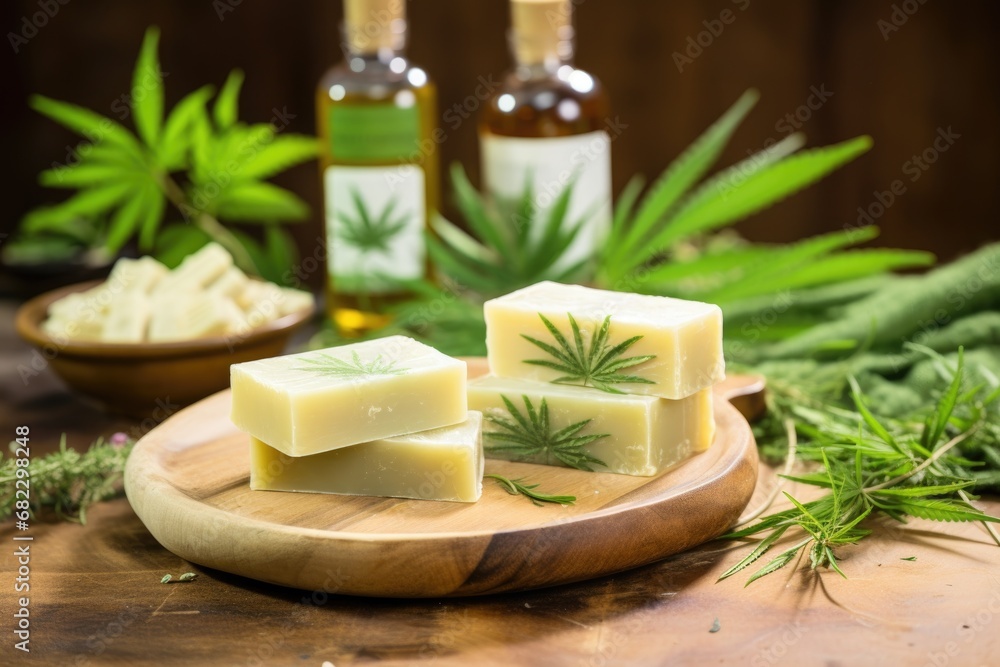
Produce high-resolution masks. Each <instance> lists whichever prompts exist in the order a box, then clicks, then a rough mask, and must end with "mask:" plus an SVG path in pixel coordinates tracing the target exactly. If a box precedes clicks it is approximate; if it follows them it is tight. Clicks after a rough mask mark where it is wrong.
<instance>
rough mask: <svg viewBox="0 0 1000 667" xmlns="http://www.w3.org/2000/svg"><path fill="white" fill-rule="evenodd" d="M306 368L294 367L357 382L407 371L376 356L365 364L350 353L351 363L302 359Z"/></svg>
mask: <svg viewBox="0 0 1000 667" xmlns="http://www.w3.org/2000/svg"><path fill="white" fill-rule="evenodd" d="M302 363H304V364H307V365H306V366H296V367H295V370H297V371H306V372H309V373H319V374H320V375H327V376H330V377H336V378H342V379H344V380H359V379H361V378H366V377H372V376H377V375H402V374H403V373H405V372H406V371H407V370H408V369H406V368H401V367H397V366H396V363H397V362H396V361H394V360H393V361H390V360H388V359H385V358H383V357H382V355H381V354H379V355H376V356H375V358H374V359H372V360H371V361H369V362H368V363H365V362H363V361H362V360H361V357H359V356H358V353H357V352H352V353H351V361H345V360H343V359H337V358H336V357H331V356H326V355H324V356H321V357H317V358H315V359H302Z"/></svg>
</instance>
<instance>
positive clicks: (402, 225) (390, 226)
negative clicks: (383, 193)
mask: <svg viewBox="0 0 1000 667" xmlns="http://www.w3.org/2000/svg"><path fill="white" fill-rule="evenodd" d="M351 200H352V201H353V203H354V215H353V216H350V215H348V214H347V213H345V212H343V211H340V212H338V213H337V220H339V221H340V230H339V231H340V235H339V236H340V239H341V240H342V241H344V242H345V243H347V244H348V245H351V246H354V247H355V248H357V250H358V251H360V252H361V253H362V254H368V253H372V252H379V253H384V254H388V252H389V249H390V248H389V242H390V241H392V240H393V239H394V238H395V237H396V236H398V235H399V233H400V232H401V231H403V230H404V229H406V227H407V225H408V224H409V220H410V216H409V214H406V213H404V214H402V215H401V216H400V217H397V218H396V219H393V213H394V211H395V208H396V204H397V203H398V200H397V199H396V198H395V197H393V198H392V199H390V200H389V201H388V202H387V203H386V205H385V206H384V207H383V208H382V211H381V212H380V213H379V214H378V215H377V216H376V215H372V213H371V211H369V209H368V204H366V203H365V201H364V199H363V198H362V197H361V193H360V192H359V191H358V189H357V188H351Z"/></svg>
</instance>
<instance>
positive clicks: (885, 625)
mask: <svg viewBox="0 0 1000 667" xmlns="http://www.w3.org/2000/svg"><path fill="white" fill-rule="evenodd" d="M12 314H13V305H12V304H10V303H3V304H0V361H2V365H0V369H2V378H0V401H2V402H0V433H11V434H13V431H14V427H15V426H16V425H18V424H27V425H29V426H30V427H31V429H32V446H33V450H32V454H33V455H37V454H39V453H41V452H42V451H45V450H51V449H52V448H54V447H55V446H56V445H57V442H58V435H59V434H60V433H62V432H64V431H65V432H67V433H68V434H69V441H70V444H71V445H74V446H77V447H85V446H86V444H87V443H88V442H89V441H90V440H91V439H92V438H93V437H95V436H97V435H102V434H104V435H109V434H111V433H113V432H114V431H117V430H124V431H126V432H133V433H135V434H137V435H138V434H141V433H142V432H143V431H144V430H148V428H149V427H151V426H152V425H153V422H152V420H150V421H148V422H146V423H145V424H143V423H137V422H136V421H135V420H123V419H119V418H114V417H109V416H107V415H103V414H101V413H99V412H97V411H95V410H94V409H92V408H91V407H89V406H88V405H87V404H86V403H84V402H82V401H80V400H79V399H77V398H75V397H73V396H71V395H70V394H68V393H67V392H66V390H65V389H64V388H63V387H62V385H61V383H60V382H59V381H58V380H57V379H56V378H54V377H53V376H52V375H51V374H49V373H47V372H45V371H44V370H41V371H40V372H39V374H38V375H33V374H32V373H31V372H29V371H26V370H25V369H32V368H33V367H34V366H33V365H32V363H33V361H34V362H35V365H38V360H37V358H35V359H33V356H32V353H31V351H30V350H29V349H28V348H27V347H25V346H23V345H21V344H20V343H19V342H18V341H17V340H16V339H15V337H14V334H13V330H12ZM11 437H13V435H12V436H11ZM773 483H774V476H773V474H771V473H767V474H765V475H763V476H762V478H761V486H760V488H758V494H759V495H760V494H763V493H764V492H765V491H766V488H767V487H768V486H769V485H771V484H773ZM790 490H792V491H795V487H794V486H793V487H790ZM751 502H752V503H753V502H754V501H751ZM982 507H983V508H984V509H986V510H987V511H989V512H991V513H994V514H996V513H998V512H1000V501H997V500H996V499H991V500H988V501H986V502H983V503H982ZM876 529H877V532H876V535H875V536H873V537H872V538H870V539H868V540H866V541H865V542H864V543H862V544H861V545H859V546H857V547H851V548H845V549H842V550H840V552H839V554H840V556H841V557H842V558H843V568H844V570H845V572H846V573H847V574H848V576H849V577H850V578H849V579H847V580H844V579H841V578H840V577H839V576H837V575H836V574H835V573H833V572H829V571H822V572H820V573H813V572H809V571H808V570H797V569H796V570H792V569H787V570H785V571H781V572H779V573H777V574H774V575H771V576H770V577H767V578H765V579H762V580H760V581H758V582H756V583H754V584H753V585H751V586H750V587H749V588H744V587H743V582H744V581H745V577H741V576H737V577H734V578H733V579H729V580H727V581H724V582H721V583H716V579H717V578H718V576H719V575H720V574H721V573H722V572H724V571H725V570H726V569H727V568H729V567H730V566H731V565H733V564H734V563H735V562H737V561H738V560H739V558H740V557H741V556H742V554H745V553H746V551H747V546H746V545H745V544H733V543H723V542H713V543H709V544H706V545H703V546H702V547H700V548H697V549H694V550H692V551H690V552H687V553H684V554H680V555H678V556H674V557H672V558H669V559H667V560H665V561H662V562H659V563H656V564H653V565H649V566H646V567H643V568H640V569H637V570H632V571H629V572H625V573H621V574H618V575H614V576H611V577H606V578H603V579H598V580H595V581H590V582H584V583H579V584H574V585H569V586H563V587H559V588H552V589H547V590H540V591H531V592H525V593H516V594H506V595H500V596H495V597H484V598H470V599H449V600H430V601H426V600H425V601H412V600H385V599H366V598H353V597H347V596H341V595H337V573H336V572H331V573H330V583H329V585H328V586H325V587H324V589H321V590H316V591H301V590H291V589H284V588H280V587H276V586H269V585H265V584H261V583H257V582H255V581H252V580H247V579H242V578H240V577H236V576H232V575H228V574H225V573H221V572H216V571H210V570H204V569H202V568H198V567H197V566H193V565H191V564H190V563H186V562H184V561H183V560H181V559H179V558H177V557H176V556H174V555H173V554H171V553H170V552H168V551H166V550H164V549H163V548H162V547H160V546H159V545H158V544H157V543H156V541H155V540H154V539H153V538H152V537H151V536H150V535H149V533H148V532H147V531H146V529H145V528H144V527H143V525H142V523H141V522H140V521H139V520H138V519H137V518H136V516H135V514H134V513H133V512H132V510H131V508H130V507H129V505H128V503H127V501H126V500H124V499H120V500H116V501H112V502H109V503H105V504H103V505H101V506H99V507H96V508H94V509H93V510H92V511H91V512H90V514H89V521H88V523H87V525H86V526H79V525H76V524H69V523H62V524H37V523H36V524H33V525H32V527H31V529H30V530H29V531H28V532H27V533H23V532H20V531H15V530H14V527H13V526H12V525H11V524H9V523H7V524H3V526H2V527H0V542H2V543H3V544H4V545H5V546H4V547H3V557H2V563H3V567H2V573H3V574H2V576H3V577H4V581H2V582H0V591H2V593H0V601H2V609H3V614H2V615H0V630H2V631H0V637H3V640H2V642H3V645H2V648H0V664H5V665H6V664H12V663H13V661H16V663H17V664H20V663H21V662H24V663H25V664H28V663H29V660H30V663H31V664H42V665H165V664H182V665H248V666H255V665H309V666H315V667H320V666H326V665H335V666H336V667H343V666H345V665H355V664H368V663H378V664H380V665H456V666H458V665H462V666H464V665H475V666H478V665H498V666H499V665H504V666H508V665H515V666H516V665H545V666H549V665H580V666H595V667H599V666H603V665H668V664H669V665H715V664H720V665H729V664H749V665H752V666H753V667H763V666H766V665H782V664H783V665H795V666H798V665H827V666H831V667H832V666H835V665H844V666H847V665H876V664H878V665H883V666H888V665H916V666H923V665H931V666H935V667H941V666H943V665H976V666H979V665H984V666H985V665H996V664H1000V567H998V566H1000V549H998V548H997V547H996V546H995V545H993V544H992V542H991V541H990V540H989V537H988V536H987V535H986V533H985V531H984V530H983V529H982V527H981V526H979V525H952V524H936V523H930V522H925V521H913V522H911V523H910V524H908V525H905V526H899V525H890V524H888V523H879V524H878V525H877V526H876ZM23 535H30V536H31V537H33V538H34V539H33V541H32V542H31V543H30V544H31V562H30V567H31V573H30V586H31V590H30V592H29V593H28V595H30V606H29V609H30V613H31V616H30V621H31V632H32V634H31V644H30V646H31V649H32V650H31V654H30V656H29V655H25V654H23V653H21V652H20V651H17V650H15V649H14V642H15V641H16V639H15V638H14V635H13V634H12V630H13V629H14V619H13V618H12V616H11V614H12V613H13V611H12V610H13V609H15V605H16V602H17V598H18V597H20V596H22V595H24V593H15V592H14V579H15V577H16V576H17V575H16V570H17V567H18V564H17V562H16V556H14V555H13V552H14V548H15V547H16V546H17V545H20V544H24V543H23V542H14V541H13V538H14V537H15V536H23ZM910 557H915V560H903V559H904V558H910ZM187 571H194V572H198V575H199V576H198V578H197V579H196V580H195V581H194V582H191V583H180V584H167V585H164V584H161V583H160V578H161V577H162V576H163V575H164V574H166V573H172V574H174V575H175V576H176V575H179V574H181V573H183V572H187ZM713 630H715V631H714V632H713Z"/></svg>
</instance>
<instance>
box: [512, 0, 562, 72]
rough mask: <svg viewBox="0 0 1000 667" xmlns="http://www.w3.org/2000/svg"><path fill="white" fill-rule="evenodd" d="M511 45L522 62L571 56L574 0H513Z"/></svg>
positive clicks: (531, 62)
mask: <svg viewBox="0 0 1000 667" xmlns="http://www.w3.org/2000/svg"><path fill="white" fill-rule="evenodd" d="M510 10H511V25H512V27H513V33H512V36H511V45H512V48H513V50H514V57H515V58H517V61H518V62H519V63H521V64H529V65H530V64H536V63H545V62H547V61H550V60H559V61H564V60H569V58H571V57H572V55H573V4H572V2H571V0H511V5H510Z"/></svg>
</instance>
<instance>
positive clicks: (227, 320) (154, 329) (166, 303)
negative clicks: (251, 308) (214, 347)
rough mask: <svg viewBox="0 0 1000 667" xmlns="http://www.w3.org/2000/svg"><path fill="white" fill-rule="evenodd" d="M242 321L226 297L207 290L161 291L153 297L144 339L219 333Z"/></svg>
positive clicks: (166, 340) (155, 340)
mask: <svg viewBox="0 0 1000 667" xmlns="http://www.w3.org/2000/svg"><path fill="white" fill-rule="evenodd" d="M242 321H243V314H242V312H241V311H240V309H239V308H238V307H237V306H236V304H234V303H233V302H232V301H230V300H229V299H226V298H225V297H223V296H221V295H218V294H209V293H206V292H181V293H179V294H162V295H158V296H156V297H154V299H153V312H152V315H151V316H150V320H149V329H148V332H147V340H148V341H149V342H151V343H169V342H174V341H179V340H191V339H194V338H204V337H207V336H222V335H224V334H227V333H231V332H233V331H235V330H236V328H237V327H238V326H239V324H240V323H241V322H242Z"/></svg>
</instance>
